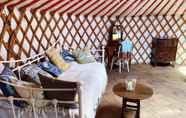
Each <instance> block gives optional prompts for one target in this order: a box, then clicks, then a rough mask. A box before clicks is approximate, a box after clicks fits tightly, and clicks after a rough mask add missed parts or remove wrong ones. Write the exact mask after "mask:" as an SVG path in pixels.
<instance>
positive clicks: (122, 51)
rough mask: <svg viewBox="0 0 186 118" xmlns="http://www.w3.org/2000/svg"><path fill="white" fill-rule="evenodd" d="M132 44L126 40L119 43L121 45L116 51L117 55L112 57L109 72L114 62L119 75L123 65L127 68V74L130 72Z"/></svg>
mask: <svg viewBox="0 0 186 118" xmlns="http://www.w3.org/2000/svg"><path fill="white" fill-rule="evenodd" d="M132 47H133V45H132V42H131V41H130V40H128V39H126V40H124V41H122V42H121V45H120V46H119V49H118V54H117V55H116V56H113V58H112V63H111V68H110V72H111V71H112V68H113V65H114V63H115V62H118V63H119V72H120V73H121V71H122V68H124V66H125V64H126V67H127V72H129V71H130V62H131V58H132Z"/></svg>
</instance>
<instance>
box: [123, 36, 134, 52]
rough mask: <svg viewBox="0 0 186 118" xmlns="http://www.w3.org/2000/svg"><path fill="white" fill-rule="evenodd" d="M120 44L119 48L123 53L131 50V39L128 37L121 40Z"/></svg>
mask: <svg viewBox="0 0 186 118" xmlns="http://www.w3.org/2000/svg"><path fill="white" fill-rule="evenodd" d="M121 45H122V49H121V51H122V52H124V53H127V52H132V48H133V44H132V41H130V40H129V39H125V40H124V41H122V42H121Z"/></svg>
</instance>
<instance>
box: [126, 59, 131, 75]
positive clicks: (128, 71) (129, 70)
mask: <svg viewBox="0 0 186 118" xmlns="http://www.w3.org/2000/svg"><path fill="white" fill-rule="evenodd" d="M126 63H127V72H129V71H130V69H129V68H130V67H129V61H128V60H127V61H126Z"/></svg>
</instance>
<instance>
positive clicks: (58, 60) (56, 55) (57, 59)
mask: <svg viewBox="0 0 186 118" xmlns="http://www.w3.org/2000/svg"><path fill="white" fill-rule="evenodd" d="M46 54H47V56H48V57H49V59H50V60H51V62H52V63H54V64H55V65H56V66H57V67H58V68H60V69H61V70H62V71H65V70H67V69H68V68H69V67H70V64H68V63H66V62H65V60H63V58H62V57H61V55H60V51H59V50H57V49H55V48H50V49H49V50H47V52H46Z"/></svg>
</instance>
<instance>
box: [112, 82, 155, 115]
mask: <svg viewBox="0 0 186 118" xmlns="http://www.w3.org/2000/svg"><path fill="white" fill-rule="evenodd" d="M113 92H114V93H115V94H116V95H117V96H120V97H122V98H123V102H122V112H121V118H123V117H125V115H123V113H124V112H125V111H126V109H128V108H133V109H135V110H136V118H140V101H141V100H144V99H147V98H149V97H151V96H152V95H153V90H152V88H150V87H148V86H146V85H144V84H140V83H137V84H136V89H135V90H134V91H132V92H129V91H127V90H126V87H125V84H124V82H123V83H118V84H116V85H115V86H114V88H113ZM130 102H131V103H135V104H136V105H129V104H128V103H130Z"/></svg>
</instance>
